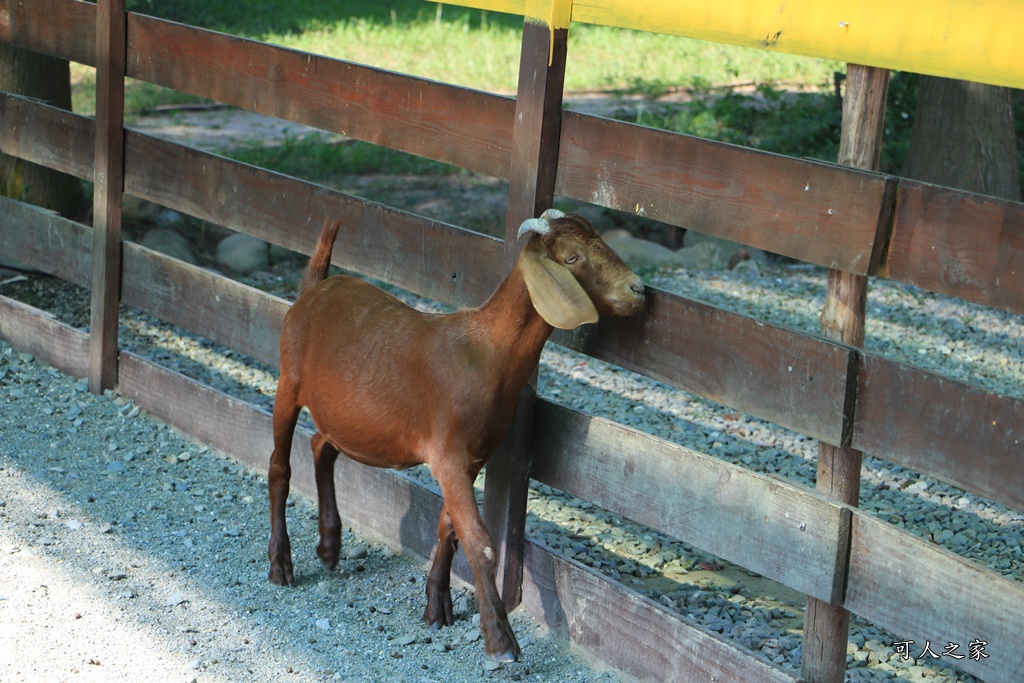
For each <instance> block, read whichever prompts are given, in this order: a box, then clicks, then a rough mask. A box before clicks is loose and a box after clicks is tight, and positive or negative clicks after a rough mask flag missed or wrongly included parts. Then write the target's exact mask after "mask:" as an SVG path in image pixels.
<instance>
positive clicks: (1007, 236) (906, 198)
mask: <svg viewBox="0 0 1024 683" xmlns="http://www.w3.org/2000/svg"><path fill="white" fill-rule="evenodd" d="M880 274H881V275H883V276H884V277H888V278H892V279H894V280H899V281H901V282H908V283H910V284H912V285H916V286H918V287H922V288H924V289H927V290H930V291H933V292H940V293H943V294H951V295H953V296H956V297H960V298H961V299H967V300H968V301H976V302H978V303H980V304H984V305H986V306H996V307H998V308H1002V309H1004V310H1007V311H1012V312H1014V313H1024V204H1021V203H1020V202H1011V201H1007V200H1004V199H996V198H994V197H985V196H982V195H977V194H972V193H970V192H961V191H959V190H951V189H949V188H945V187H938V186H935V185H927V184H925V183H919V182H915V181H911V180H900V189H899V199H898V201H897V204H896V214H895V222H894V225H893V228H892V238H891V240H890V242H889V251H888V255H887V258H886V260H885V262H884V263H883V265H882V269H881V272H880Z"/></svg>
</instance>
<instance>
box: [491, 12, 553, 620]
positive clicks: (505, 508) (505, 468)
mask: <svg viewBox="0 0 1024 683" xmlns="http://www.w3.org/2000/svg"><path fill="white" fill-rule="evenodd" d="M571 9H572V2H571V0H530V2H527V14H526V18H525V20H524V22H523V42H522V55H521V57H520V62H519V88H518V94H517V100H516V118H515V123H514V125H513V129H512V130H513V132H512V155H511V165H510V168H509V197H508V212H507V214H506V218H505V265H506V271H508V270H511V269H512V267H513V266H514V265H515V260H516V257H517V256H518V253H519V250H518V244H517V242H518V238H517V234H518V231H519V226H520V224H521V223H522V222H523V221H524V220H525V219H527V218H534V217H536V216H539V215H540V214H541V213H542V212H543V211H545V210H546V209H549V208H551V203H552V200H553V197H554V190H555V172H556V170H557V167H558V138H559V134H560V131H561V120H562V88H563V84H564V81H565V58H566V47H567V42H568V35H569V15H570V12H571ZM535 385H536V376H535V377H534V378H533V380H531V382H530V384H528V385H527V387H526V389H524V390H523V393H522V394H520V396H519V400H518V406H517V409H516V419H515V423H514V424H513V427H512V430H511V433H510V435H509V438H506V439H505V443H504V444H503V447H502V448H501V449H499V452H498V453H496V454H495V455H494V457H492V458H491V460H490V461H489V462H488V464H487V468H486V478H485V480H484V505H483V516H484V521H485V522H486V523H487V527H488V529H490V531H491V534H492V535H493V536H494V541H495V543H496V544H497V546H498V548H497V550H498V587H499V589H500V590H501V596H502V600H503V602H504V603H505V608H506V609H508V610H512V609H514V608H515V607H516V606H518V605H519V602H520V600H521V597H522V596H521V593H522V579H523V549H524V543H525V535H526V499H527V495H528V493H529V476H530V451H531V450H532V449H531V442H532V436H533V420H534V404H535V401H536V390H535V388H534V387H535Z"/></svg>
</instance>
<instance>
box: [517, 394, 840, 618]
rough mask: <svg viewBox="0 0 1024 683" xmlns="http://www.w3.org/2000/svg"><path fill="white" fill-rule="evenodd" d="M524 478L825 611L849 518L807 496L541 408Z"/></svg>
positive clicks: (601, 423) (630, 432)
mask: <svg viewBox="0 0 1024 683" xmlns="http://www.w3.org/2000/svg"><path fill="white" fill-rule="evenodd" d="M535 429H536V435H535V437H534V447H535V448H536V449H537V450H538V453H537V454H536V455H535V457H534V460H533V468H532V470H531V476H533V478H535V479H536V480H538V481H540V482H543V483H545V484H548V485H550V486H554V487H555V488H558V489H561V490H563V491H566V492H568V493H571V494H572V495H574V496H578V497H579V498H583V499H584V500H589V501H592V502H593V503H595V504H597V505H599V506H601V507H603V508H606V509H608V510H612V511H614V512H616V513H618V514H621V515H623V516H624V517H627V518H629V519H632V520H634V521H636V522H639V523H641V524H644V525H646V526H649V527H651V528H653V529H657V530H659V531H662V532H663V533H666V534H668V535H669V536H672V537H674V538H678V539H681V540H683V541H685V542H687V543H692V544H693V545H695V546H697V547H699V548H701V549H702V550H705V551H707V552H709V553H711V554H713V555H716V556H718V557H722V558H724V559H727V560H729V561H732V562H735V563H737V564H740V565H742V566H744V567H747V568H748V569H752V570H754V571H756V572H757V573H759V574H762V575H764V576H767V577H768V578H770V579H774V580H776V581H778V582H780V583H783V584H785V585H787V586H790V587H792V588H796V589H797V590H799V591H801V592H803V593H807V594H809V595H813V596H815V597H817V598H820V599H822V600H826V601H828V602H839V601H840V600H841V599H842V593H843V586H844V581H845V570H846V557H845V556H844V554H843V552H842V551H844V550H845V547H846V546H845V540H844V542H842V543H841V542H840V538H839V530H840V529H841V528H842V527H843V526H844V525H843V517H844V516H848V515H849V512H848V511H847V510H846V509H845V508H843V507H842V506H841V505H839V504H837V503H834V502H830V501H828V500H826V499H825V498H824V497H822V496H818V495H816V494H814V493H813V492H811V491H809V490H805V489H801V488H798V487H797V486H795V485H793V484H790V483H788V482H785V481H781V480H778V479H771V478H768V477H766V476H764V475H761V474H756V473H754V472H751V471H750V470H747V469H745V468H743V467H741V466H739V465H732V464H729V463H726V462H724V461H722V460H720V459H718V458H713V457H711V456H707V455H702V454H700V453H697V452H695V451H691V450H689V449H687V448H683V447H682V446H677V445H675V444H673V443H670V442H667V441H663V440H661V439H657V438H655V437H653V436H650V435H648V434H644V433H643V432H639V431H637V430H635V429H630V428H629V427H625V426H623V425H620V424H616V423H614V422H610V421H608V420H604V419H601V418H595V417H589V416H587V415H583V414H581V413H577V412H575V411H572V410H569V409H567V408H564V407H561V406H558V405H555V404H553V403H550V402H547V401H540V402H539V403H538V406H537V422H536V427H535Z"/></svg>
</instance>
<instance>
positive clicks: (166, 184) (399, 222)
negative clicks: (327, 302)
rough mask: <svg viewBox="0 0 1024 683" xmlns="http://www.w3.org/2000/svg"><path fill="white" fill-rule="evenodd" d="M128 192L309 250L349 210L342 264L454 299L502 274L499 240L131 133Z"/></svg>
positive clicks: (480, 293) (474, 293) (459, 301)
mask: <svg viewBox="0 0 1024 683" xmlns="http://www.w3.org/2000/svg"><path fill="white" fill-rule="evenodd" d="M125 155H126V168H127V175H126V177H125V191H126V192H128V193H129V194H132V195H134V196H137V197H141V198H143V199H148V200H151V201H154V202H156V203H158V204H160V205H162V206H168V207H171V208H174V209H177V210H179V211H183V212H185V213H188V214H191V215H193V216H197V217H199V218H203V219H206V220H209V221H212V222H214V223H218V224H220V225H224V226H226V227H229V228H232V229H234V230H239V231H243V232H246V233H248V234H250V235H254V236H256V237H259V238H260V239H264V240H266V241H268V242H271V243H274V244H278V245H280V246H282V247H285V248H287V249H291V250H293V251H298V252H302V253H307V254H308V253H311V252H312V250H313V247H314V245H315V244H316V239H317V236H318V235H319V232H320V228H321V226H322V225H323V224H324V222H325V221H327V220H332V219H334V218H336V217H337V216H339V215H341V216H344V218H345V223H344V226H343V228H342V230H341V233H340V234H339V235H338V240H337V242H336V243H335V247H334V261H333V262H334V263H335V265H338V266H342V267H345V268H349V269H351V270H354V271H357V272H360V273H364V274H366V275H370V276H373V277H377V278H380V279H382V280H386V281H388V282H391V283H393V284H396V285H398V286H400V287H403V288H405V289H408V290H410V291H412V292H415V293H417V294H421V295H423V296H426V297H429V298H431V299H434V300H436V301H440V302H443V303H446V304H451V305H454V306H466V305H477V304H479V303H481V302H482V301H483V300H484V299H486V298H487V297H488V296H490V294H491V292H493V291H494V288H495V287H496V286H497V284H498V282H499V280H500V272H501V259H502V255H501V242H500V241H499V240H496V239H494V238H491V237H487V236H484V235H480V234H478V233H474V232H471V231H468V230H463V229H461V228H456V227H454V226H450V225H447V224H445V223H441V222H440V221H435V220H431V219H428V218H423V217H420V216H416V215H414V214H410V213H406V212H404V211H399V210H397V209H392V208H390V207H386V206H383V205H381V204H377V203H375V202H370V201H367V200H365V199H361V198H358V197H353V196H351V195H347V194H344V193H342V192H338V191H336V190H330V189H328V188H325V187H322V186H319V185H314V184H312V183H307V182H303V181H301V180H296V179H295V178H289V177H288V176H285V175H282V174H280V173H274V172H272V171H266V170H263V169H260V168H256V167H254V166H249V165H247V164H242V163H239V162H235V161H231V160H228V159H225V158H223V157H219V156H217V155H214V154H209V153H206V152H200V151H198V150H195V149H190V148H188V147H183V146H181V145H176V144H174V143H170V142H164V141H161V140H157V139H155V138H152V137H149V136H146V135H142V134H140V133H136V132H134V131H129V132H128V135H127V141H126V152H125Z"/></svg>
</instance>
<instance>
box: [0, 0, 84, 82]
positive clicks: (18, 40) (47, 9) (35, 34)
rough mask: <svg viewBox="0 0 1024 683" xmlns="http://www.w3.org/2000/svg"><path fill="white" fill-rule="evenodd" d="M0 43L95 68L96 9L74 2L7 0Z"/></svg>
mask: <svg viewBox="0 0 1024 683" xmlns="http://www.w3.org/2000/svg"><path fill="white" fill-rule="evenodd" d="M3 5H5V7H2V8H0V39H2V40H6V41H9V42H11V43H13V44H14V45H16V46H18V47H21V48H24V49H26V50H32V51H33V52H42V53H44V54H48V55H52V56H54V57H60V58H61V59H68V60H71V61H73V62H80V63H82V64H89V65H92V66H95V65H96V5H95V4H93V3H88V2H76V1H75V0H32V2H24V0H4V2H3Z"/></svg>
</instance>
